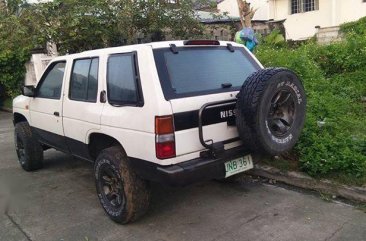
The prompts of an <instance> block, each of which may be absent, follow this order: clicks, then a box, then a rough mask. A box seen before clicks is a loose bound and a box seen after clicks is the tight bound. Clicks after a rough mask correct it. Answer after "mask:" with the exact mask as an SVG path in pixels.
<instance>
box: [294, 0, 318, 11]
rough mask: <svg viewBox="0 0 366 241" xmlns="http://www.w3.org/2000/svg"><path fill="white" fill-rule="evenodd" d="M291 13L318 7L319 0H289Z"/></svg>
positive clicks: (313, 9)
mask: <svg viewBox="0 0 366 241" xmlns="http://www.w3.org/2000/svg"><path fill="white" fill-rule="evenodd" d="M290 3H291V14H295V13H303V12H310V11H315V10H318V9H319V0H290Z"/></svg>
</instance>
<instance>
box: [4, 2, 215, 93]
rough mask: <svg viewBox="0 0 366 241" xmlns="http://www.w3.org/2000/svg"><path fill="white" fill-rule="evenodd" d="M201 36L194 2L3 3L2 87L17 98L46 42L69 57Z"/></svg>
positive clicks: (201, 30)
mask: <svg viewBox="0 0 366 241" xmlns="http://www.w3.org/2000/svg"><path fill="white" fill-rule="evenodd" d="M199 1H200V2H205V1H206V2H209V1H208V0H199ZM202 33H203V26H202V25H201V24H200V23H199V21H198V20H197V18H196V16H195V11H194V3H193V1H191V0H180V1H179V4H171V3H168V1H163V0H161V1H156V0H83V1H79V0H53V1H50V2H40V3H37V4H28V3H27V2H26V1H25V0H6V1H4V0H0V85H2V86H3V87H5V89H6V95H7V96H15V95H16V94H18V92H19V91H18V90H19V88H18V86H20V85H21V83H23V80H24V75H25V67H24V64H25V62H26V61H27V60H29V57H30V50H32V49H34V48H35V47H44V46H45V44H46V43H47V42H52V43H55V44H56V45H57V47H58V50H59V52H60V53H61V54H67V53H75V52H81V51H84V50H91V49H97V48H104V47H113V46H121V45H126V44H134V43H137V42H141V41H159V40H164V38H165V36H169V38H171V39H187V38H197V37H199V36H201V34H202ZM0 87H1V86H0ZM0 89H1V88H0ZM0 95H1V93H0Z"/></svg>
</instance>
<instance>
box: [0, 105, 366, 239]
mask: <svg viewBox="0 0 366 241" xmlns="http://www.w3.org/2000/svg"><path fill="white" fill-rule="evenodd" d="M45 159H46V161H45V168H44V169H43V170H40V171H37V172H34V173H26V172H24V171H22V170H21V169H20V167H19V166H18V163H17V160H16V155H15V151H14V147H13V128H12V125H11V115H10V114H7V113H4V112H0V240H1V241H12V240H14V241H23V240H24V241H29V240H33V241H43V240H44V241H60V240H64V241H85V240H106V241H107V240H108V241H109V240H136V241H137V240H138V241H141V240H154V241H163V240H166V241H178V240H200V241H206V240H230V241H231V240H251V241H254V240H278V241H286V240H289V241H295V240H301V241H305V240H309V241H317V240H347V241H357V240H366V214H365V213H363V212H361V211H358V210H356V209H355V208H353V207H351V206H348V205H345V204H341V203H329V202H325V201H323V200H321V199H320V198H318V197H316V196H314V195H311V194H306V193H300V192H296V191H291V190H286V189H284V188H281V187H277V186H270V185H264V184H261V183H259V182H252V181H246V182H245V181H244V182H242V183H240V184H233V185H229V184H220V183H217V182H206V183H202V184H198V185H194V186H191V187H187V188H180V189H170V188H164V187H161V186H159V185H154V186H153V193H154V195H153V200H152V207H151V209H150V211H149V212H148V214H147V215H146V216H145V217H144V218H143V219H142V220H140V221H138V222H136V223H134V224H130V225H127V226H121V225H117V224H115V223H113V222H112V221H110V220H109V219H108V218H107V217H106V216H105V215H104V212H103V210H102V208H101V207H100V205H99V203H98V200H97V197H96V195H95V189H94V181H93V175H92V174H91V173H92V166H91V164H89V163H87V162H84V161H80V160H77V159H74V158H72V157H70V156H68V155H64V154H62V153H59V152H56V151H47V152H46V155H45ZM8 200H9V202H8ZM6 204H8V205H6Z"/></svg>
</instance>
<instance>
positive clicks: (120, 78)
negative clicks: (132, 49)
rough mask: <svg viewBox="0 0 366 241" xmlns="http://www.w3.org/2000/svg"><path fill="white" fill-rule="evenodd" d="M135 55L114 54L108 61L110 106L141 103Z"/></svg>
mask: <svg viewBox="0 0 366 241" xmlns="http://www.w3.org/2000/svg"><path fill="white" fill-rule="evenodd" d="M135 58H136V56H135V54H134V53H128V54H115V55H112V56H110V57H109V59H108V70H107V86H108V101H109V103H111V104H112V105H135V104H139V103H140V102H141V100H140V91H139V77H138V72H137V68H136V62H135Z"/></svg>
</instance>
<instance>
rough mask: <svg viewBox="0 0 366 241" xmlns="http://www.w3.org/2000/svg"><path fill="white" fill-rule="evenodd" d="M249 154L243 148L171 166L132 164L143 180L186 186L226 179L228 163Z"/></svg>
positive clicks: (135, 161) (135, 162)
mask: <svg viewBox="0 0 366 241" xmlns="http://www.w3.org/2000/svg"><path fill="white" fill-rule="evenodd" d="M246 154H248V152H246V151H245V149H244V148H243V147H237V148H232V149H230V150H226V151H224V152H223V153H222V154H221V155H219V156H218V157H216V158H203V157H200V158H197V159H193V160H189V161H186V162H182V163H179V164H175V165H170V166H161V165H157V164H155V163H151V162H147V161H144V160H140V159H132V161H131V164H132V166H133V168H134V170H135V171H136V173H137V174H138V175H139V176H140V177H142V178H143V179H146V180H149V181H154V182H159V183H162V184H166V185H169V186H186V185H189V184H192V183H196V182H200V181H206V180H211V179H220V178H224V177H225V165H224V163H225V162H226V161H229V160H232V159H235V158H238V157H241V156H244V155H246Z"/></svg>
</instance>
